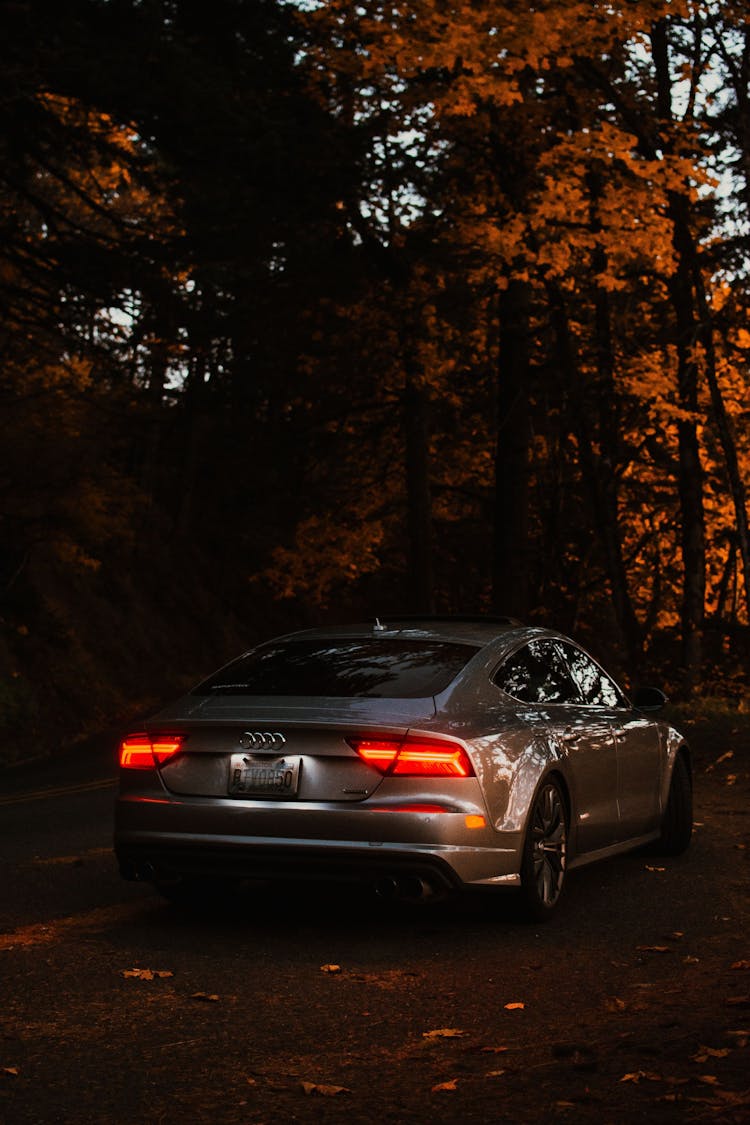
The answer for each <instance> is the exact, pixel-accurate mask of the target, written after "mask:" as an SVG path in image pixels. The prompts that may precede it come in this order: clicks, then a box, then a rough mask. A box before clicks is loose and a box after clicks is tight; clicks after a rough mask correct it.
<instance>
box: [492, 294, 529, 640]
mask: <svg viewBox="0 0 750 1125" xmlns="http://www.w3.org/2000/svg"><path fill="white" fill-rule="evenodd" d="M529 384H530V375H529V290H528V286H527V285H526V284H525V283H524V282H519V281H511V282H510V284H509V286H508V288H507V290H506V291H505V292H504V293H502V294H501V297H500V346H499V356H498V381H497V444H496V447H495V526H494V551H493V567H492V585H493V599H492V600H493V604H494V607H495V609H496V610H497V612H498V613H510V614H512V615H514V616H517V617H520V618H521V619H524V618H525V617H526V616H527V614H528V611H529V546H528V538H529V524H528V510H529V446H530V442H531V425H530V419H529Z"/></svg>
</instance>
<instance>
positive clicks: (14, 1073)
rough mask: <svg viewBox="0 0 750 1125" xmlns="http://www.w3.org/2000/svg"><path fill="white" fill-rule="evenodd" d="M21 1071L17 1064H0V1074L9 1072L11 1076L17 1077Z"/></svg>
mask: <svg viewBox="0 0 750 1125" xmlns="http://www.w3.org/2000/svg"><path fill="white" fill-rule="evenodd" d="M20 1073H21V1068H20V1067H18V1066H2V1067H0V1074H9V1075H10V1076H11V1077H12V1078H18V1075H19V1074H20Z"/></svg>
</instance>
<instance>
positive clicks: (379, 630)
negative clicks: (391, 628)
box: [372, 617, 388, 633]
mask: <svg viewBox="0 0 750 1125" xmlns="http://www.w3.org/2000/svg"><path fill="white" fill-rule="evenodd" d="M387 629H388V626H387V625H382V624H381V621H380V618H379V617H376V618H375V624H374V625H373V627H372V631H373V633H385V632H386V631H387Z"/></svg>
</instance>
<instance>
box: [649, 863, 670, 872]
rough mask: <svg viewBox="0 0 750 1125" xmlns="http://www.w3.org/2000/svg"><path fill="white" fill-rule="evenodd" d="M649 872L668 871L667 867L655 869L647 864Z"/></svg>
mask: <svg viewBox="0 0 750 1125" xmlns="http://www.w3.org/2000/svg"><path fill="white" fill-rule="evenodd" d="M646 870H647V871H666V870H667V869H666V867H653V866H652V865H651V864H650V863H647V864H646Z"/></svg>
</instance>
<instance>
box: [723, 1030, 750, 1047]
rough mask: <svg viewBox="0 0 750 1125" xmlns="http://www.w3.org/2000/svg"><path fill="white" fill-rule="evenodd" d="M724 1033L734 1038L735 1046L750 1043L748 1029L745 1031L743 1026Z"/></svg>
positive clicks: (744, 1045) (743, 1045)
mask: <svg viewBox="0 0 750 1125" xmlns="http://www.w3.org/2000/svg"><path fill="white" fill-rule="evenodd" d="M724 1034H725V1035H728V1036H729V1038H730V1039H734V1040H735V1046H736V1047H747V1045H748V1043H750V1031H746V1030H745V1029H744V1028H740V1029H739V1030H738V1031H725V1032H724Z"/></svg>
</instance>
